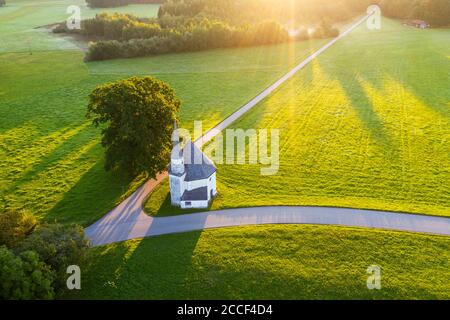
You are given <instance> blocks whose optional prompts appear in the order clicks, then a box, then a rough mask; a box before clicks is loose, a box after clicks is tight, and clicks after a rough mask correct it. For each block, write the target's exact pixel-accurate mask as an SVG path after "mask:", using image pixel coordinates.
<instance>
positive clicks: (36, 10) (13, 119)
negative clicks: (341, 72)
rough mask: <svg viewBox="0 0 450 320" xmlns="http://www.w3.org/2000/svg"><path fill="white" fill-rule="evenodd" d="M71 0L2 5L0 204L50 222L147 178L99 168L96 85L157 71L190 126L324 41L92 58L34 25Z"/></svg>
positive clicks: (252, 91)
mask: <svg viewBox="0 0 450 320" xmlns="http://www.w3.org/2000/svg"><path fill="white" fill-rule="evenodd" d="M68 3H69V1H48V2H47V1H46V2H45V3H41V4H40V5H37V4H35V2H30V1H29V2H27V1H8V6H7V7H3V8H1V9H0V41H1V44H2V46H1V48H2V49H1V50H0V66H1V69H0V72H1V76H0V159H1V161H0V199H1V203H0V205H1V206H0V208H3V207H5V206H6V207H10V208H27V209H29V210H31V211H32V212H34V213H35V214H36V215H37V216H39V217H41V218H43V219H46V220H48V221H53V220H55V219H56V220H58V221H60V222H76V223H81V224H83V225H87V224H89V223H92V222H94V221H95V220H97V219H98V218H100V217H101V216H102V215H104V214H105V213H106V212H108V211H109V210H110V209H112V208H113V207H114V205H115V204H116V203H117V202H118V201H120V200H121V199H123V197H125V196H126V195H128V194H129V193H130V192H131V191H133V190H134V189H135V188H136V187H137V186H138V185H139V184H140V183H141V182H143V179H144V177H138V178H136V179H135V180H134V181H128V180H126V179H124V178H121V177H120V176H117V175H116V174H112V173H105V172H104V170H103V150H102V148H101V146H100V145H99V138H100V132H99V130H96V129H94V128H92V127H91V126H90V125H89V122H88V121H87V120H86V119H85V113H86V106H87V102H88V95H89V93H90V92H91V91H92V90H93V89H94V88H95V86H96V85H99V84H102V83H105V82H107V81H111V80H116V79H120V78H126V77H128V76H132V75H153V76H155V77H157V78H159V79H161V80H164V81H167V82H168V83H169V84H171V85H172V86H173V87H174V88H175V90H176V92H177V94H178V96H179V97H180V98H181V99H182V101H183V105H182V110H181V113H180V117H181V120H182V123H183V124H185V125H184V126H185V127H190V126H192V121H193V120H202V119H205V122H204V129H207V128H208V127H211V126H213V125H214V124H216V123H217V122H218V121H220V119H222V118H224V117H225V116H226V115H228V114H230V113H231V112H232V111H234V110H235V109H237V108H238V107H239V106H240V105H242V104H243V103H245V102H246V101H247V100H249V99H251V98H252V97H253V96H254V95H256V94H257V93H258V92H259V91H261V90H262V89H263V88H265V87H266V86H267V85H268V84H270V83H271V82H272V81H274V80H275V79H276V78H277V77H279V76H280V75H281V74H283V73H284V72H286V71H287V70H288V69H289V67H290V66H292V65H293V64H295V63H296V62H297V61H298V60H301V59H302V57H304V56H306V55H307V54H308V53H309V52H310V51H311V50H313V49H314V48H315V47H317V46H319V45H320V44H322V43H323V41H314V42H302V43H296V44H290V45H279V46H271V47H255V48H246V49H229V50H217V51H210V52H199V53H187V54H178V55H165V56H159V57H149V58H141V59H132V60H115V61H107V62H95V63H89V64H86V63H84V62H83V53H82V52H80V50H79V49H78V48H76V47H75V46H74V45H73V44H72V43H71V42H70V40H69V39H68V38H64V37H60V36H55V35H52V34H49V33H46V32H45V31H43V30H42V29H36V30H35V29H33V28H34V27H36V26H40V25H46V24H51V23H54V22H57V21H61V20H64V12H65V9H64V8H65V6H66V4H68ZM80 3H81V1H80ZM70 4H72V2H70ZM140 8H142V7H139V6H127V7H124V8H120V10H122V11H123V12H125V11H126V10H131V11H129V12H137V13H140V12H141V11H144V10H141V9H140ZM144 8H147V6H144ZM148 8H150V9H151V8H153V7H152V6H149V7H148ZM60 9H61V10H62V11H61V10H60ZM63 9H64V10H63ZM5 10H6V11H5ZM86 10H87V9H86ZM110 10H114V11H117V8H114V9H110ZM56 12H57V13H56ZM83 12H84V11H83ZM89 12H90V11H89ZM152 12H156V10H153V11H152ZM94 13H95V12H90V13H89V15H93V14H94ZM25 34H29V35H32V37H31V41H30V42H29V44H30V48H31V52H32V54H30V53H29V50H28V49H27V48H26V47H20V48H19V44H20V41H21V40H20V39H22V38H23V37H24V35H25ZM19 49H20V50H19Z"/></svg>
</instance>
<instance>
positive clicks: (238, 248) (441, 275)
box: [66, 225, 450, 299]
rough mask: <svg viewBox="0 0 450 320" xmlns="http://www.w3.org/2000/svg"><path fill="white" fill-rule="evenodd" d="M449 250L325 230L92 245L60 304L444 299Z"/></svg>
mask: <svg viewBox="0 0 450 320" xmlns="http://www.w3.org/2000/svg"><path fill="white" fill-rule="evenodd" d="M449 249H450V238H449V237H440V236H429V235H421V234H409V233H404V232H387V231H374V230H370V231H369V230H364V229H355V228H342V227H339V228H337V227H329V226H306V225H304V226H295V225H287V226H255V227H240V228H225V229H220V230H207V231H203V232H190V233H184V234H174V235H165V236H159V237H154V238H148V239H139V240H132V241H126V242H122V243H117V244H111V245H107V246H102V247H96V248H94V249H93V254H95V257H96V258H95V260H94V261H92V264H90V265H89V266H87V267H85V268H83V270H85V271H84V273H83V281H82V289H81V290H80V291H79V292H77V293H68V294H67V296H66V298H78V299H80V298H81V299H449V298H450V283H449V281H448V279H449V277H450V250H449ZM371 265H377V266H379V267H380V268H381V289H380V290H369V289H368V288H367V278H368V276H369V274H367V268H368V267H369V266H371Z"/></svg>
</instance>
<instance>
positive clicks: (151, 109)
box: [87, 77, 181, 177]
mask: <svg viewBox="0 0 450 320" xmlns="http://www.w3.org/2000/svg"><path fill="white" fill-rule="evenodd" d="M180 104H181V102H180V101H179V100H178V99H177V97H176V96H175V91H174V90H173V89H172V88H171V87H170V86H169V85H168V84H166V83H164V82H162V81H159V80H157V79H154V78H152V77H131V78H129V79H125V80H119V81H115V82H111V83H107V84H105V85H101V86H99V87H97V88H96V89H94V91H93V92H92V93H91V95H90V102H89V105H88V112H87V116H88V117H89V118H91V119H92V121H93V124H94V125H95V126H100V125H102V127H103V129H102V145H103V146H104V147H105V148H106V162H105V169H106V170H113V169H119V170H123V171H124V172H126V173H129V174H131V175H137V174H139V173H143V172H145V173H147V174H148V175H149V176H150V177H155V176H156V174H157V173H159V172H161V171H164V170H165V169H166V167H167V165H168V162H169V158H170V151H171V134H172V131H173V129H174V122H175V120H176V114H177V112H178V110H179V108H180Z"/></svg>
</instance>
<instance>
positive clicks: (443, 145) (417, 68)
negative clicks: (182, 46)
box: [146, 19, 450, 216]
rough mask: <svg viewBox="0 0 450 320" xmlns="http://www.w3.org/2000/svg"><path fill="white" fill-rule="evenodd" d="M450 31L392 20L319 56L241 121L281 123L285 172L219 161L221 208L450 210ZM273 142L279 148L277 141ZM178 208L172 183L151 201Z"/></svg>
mask: <svg viewBox="0 0 450 320" xmlns="http://www.w3.org/2000/svg"><path fill="white" fill-rule="evenodd" d="M449 52H450V30H448V29H429V30H418V29H415V28H410V27H406V26H403V25H401V24H400V22H396V21H393V20H388V19H384V20H383V24H382V29H381V30H373V31H369V30H368V29H367V28H366V27H365V25H362V26H361V27H359V28H358V29H357V30H355V31H354V32H353V33H352V34H350V35H349V36H348V37H347V38H345V39H343V40H342V41H340V42H338V43H337V44H336V45H335V46H333V47H332V48H330V49H329V50H328V51H326V52H325V53H323V54H322V55H321V56H319V58H318V59H316V60H314V61H313V63H311V64H310V65H308V66H306V67H305V68H304V69H303V70H301V71H300V72H299V73H298V74H297V75H295V76H294V77H293V78H292V79H290V80H289V81H288V82H286V83H285V84H283V85H282V86H281V87H280V88H279V89H278V90H277V91H276V92H275V93H273V94H272V95H270V96H269V97H268V98H267V99H266V100H265V101H263V102H262V103H260V104H259V105H258V106H256V107H255V108H254V109H252V110H251V111H250V112H249V113H248V114H246V115H245V116H244V117H242V118H241V119H240V120H239V121H238V122H236V123H235V124H233V125H232V126H231V128H232V129H237V128H241V129H279V132H280V133H279V137H280V138H279V139H280V145H279V157H280V161H279V170H278V172H277V174H275V175H272V176H262V175H261V173H260V169H261V167H264V166H260V165H250V164H246V165H238V164H234V165H229V164H219V165H218V166H217V168H218V171H217V177H218V191H219V196H218V198H217V199H216V200H215V201H214V203H213V204H212V209H223V208H232V207H236V206H240V207H247V206H264V205H312V206H339V207H353V208H367V209H378V210H391V211H403V212H412V213H423V214H431V215H442V216H450V143H449V139H450V86H449V70H450V58H449ZM268 149H269V150H270V147H269V148H268ZM146 208H147V211H148V212H149V213H151V214H153V215H169V214H178V213H181V211H180V210H174V209H173V208H171V207H170V203H169V197H168V183H167V182H166V183H165V184H164V185H162V186H160V188H158V189H156V190H155V191H154V194H153V195H152V197H150V199H149V201H148V202H147V204H146Z"/></svg>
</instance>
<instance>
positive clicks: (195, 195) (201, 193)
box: [181, 187, 208, 201]
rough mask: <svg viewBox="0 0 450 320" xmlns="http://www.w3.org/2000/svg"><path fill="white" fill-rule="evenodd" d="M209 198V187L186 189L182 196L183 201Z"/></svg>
mask: <svg viewBox="0 0 450 320" xmlns="http://www.w3.org/2000/svg"><path fill="white" fill-rule="evenodd" d="M196 200H197V201H198V200H208V187H201V188H197V189H194V190H191V191H187V190H186V191H185V192H184V193H183V195H182V196H181V201H196Z"/></svg>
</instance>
